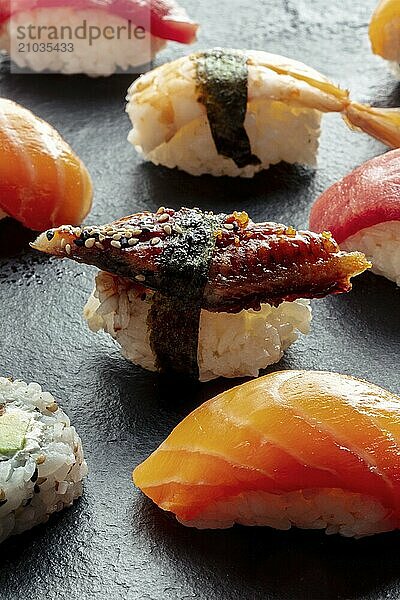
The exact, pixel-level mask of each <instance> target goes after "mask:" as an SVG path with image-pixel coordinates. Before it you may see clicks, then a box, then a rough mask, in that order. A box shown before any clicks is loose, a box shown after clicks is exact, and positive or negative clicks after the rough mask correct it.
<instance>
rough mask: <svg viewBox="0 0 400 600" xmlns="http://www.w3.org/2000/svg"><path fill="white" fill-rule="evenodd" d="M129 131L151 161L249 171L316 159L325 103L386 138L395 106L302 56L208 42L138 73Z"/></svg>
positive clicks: (399, 123)
mask: <svg viewBox="0 0 400 600" xmlns="http://www.w3.org/2000/svg"><path fill="white" fill-rule="evenodd" d="M127 112H128V114H129V116H130V118H131V121H132V124H133V129H132V131H131V132H130V134H129V137H128V139H129V141H130V142H131V143H132V144H133V145H134V146H135V148H136V149H137V150H138V151H139V152H140V153H141V154H143V156H144V157H145V158H146V159H148V160H150V161H152V162H153V163H155V164H157V165H158V164H161V165H165V166H166V167H170V168H174V167H178V168H179V169H182V170H184V171H187V172H188V173H191V174H192V175H201V174H203V173H209V174H211V175H216V176H218V175H230V176H232V177H234V176H242V177H252V176H253V175H254V174H255V173H257V172H258V171H260V170H262V169H266V168H268V167H269V165H271V164H276V163H278V162H280V161H286V162H287V163H299V164H304V165H310V166H315V164H316V155H317V150H318V139H319V134H320V123H321V116H322V114H323V113H329V112H337V113H341V114H342V116H343V117H344V118H345V120H346V121H347V123H348V124H349V125H350V126H351V127H352V128H358V129H361V130H363V131H365V132H366V133H368V134H370V135H372V136H374V137H375V138H377V139H379V140H381V141H382V142H384V143H385V144H387V145H388V146H391V147H396V148H397V147H399V146H400V111H399V110H396V109H382V108H372V107H370V106H366V105H363V104H359V103H357V102H352V101H351V99H350V97H349V93H348V92H347V91H346V90H342V89H340V88H339V87H338V86H337V85H335V84H333V83H332V82H331V81H329V80H328V79H327V78H326V77H324V76H323V75H321V74H320V73H318V72H317V71H315V70H314V69H311V68H310V67H308V66H307V65H305V64H303V63H300V62H297V61H294V60H291V59H289V58H285V57H283V56H278V55H275V54H268V53H267V52H260V51H253V50H246V51H243V50H231V49H226V48H225V49H223V48H214V49H211V50H207V51H203V52H196V53H194V54H191V55H189V56H185V57H183V58H180V59H178V60H176V61H174V62H171V63H167V64H165V65H162V66H161V67H158V68H157V69H154V70H153V71H150V72H149V73H146V74H145V75H143V76H142V77H140V78H139V79H137V80H136V81H135V83H134V84H133V85H132V86H131V88H130V90H129V92H128V106H127Z"/></svg>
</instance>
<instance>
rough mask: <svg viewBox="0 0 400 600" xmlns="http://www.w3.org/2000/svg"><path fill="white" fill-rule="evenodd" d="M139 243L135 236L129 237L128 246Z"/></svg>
mask: <svg viewBox="0 0 400 600" xmlns="http://www.w3.org/2000/svg"><path fill="white" fill-rule="evenodd" d="M138 243H139V240H138V239H137V238H131V239H130V240H128V245H129V246H136V244H138Z"/></svg>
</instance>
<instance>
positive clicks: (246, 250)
mask: <svg viewBox="0 0 400 600" xmlns="http://www.w3.org/2000/svg"><path fill="white" fill-rule="evenodd" d="M33 247H34V248H36V249H38V250H40V251H42V252H47V253H48V254H53V255H55V256H58V257H69V258H72V259H73V260H76V261H79V262H84V263H87V264H91V265H96V266H97V267H99V268H100V269H101V272H100V274H99V275H98V276H97V278H96V287H95V291H94V293H93V294H92V297H91V298H90V299H89V302H88V304H87V306H86V308H85V317H86V319H87V321H88V323H89V326H90V328H91V329H93V330H95V331H97V330H100V329H104V330H105V331H107V332H108V333H109V334H111V335H112V337H114V338H115V339H116V340H117V341H118V343H119V344H120V345H121V347H122V350H123V353H124V354H125V356H126V357H127V358H128V359H130V360H131V361H132V362H134V363H135V364H138V365H141V366H142V367H144V368H146V369H149V370H152V371H160V372H171V371H175V372H178V373H181V374H186V375H189V376H191V377H194V378H196V379H200V381H207V380H210V379H213V378H215V377H219V376H223V377H239V376H246V375H249V376H257V375H258V373H259V370H260V369H263V368H265V367H266V366H267V365H269V364H271V363H274V362H277V361H278V360H279V359H280V358H281V356H282V353H283V351H284V350H285V349H286V348H287V347H288V346H289V345H290V344H291V343H292V342H294V341H295V340H296V339H297V336H298V333H299V332H302V333H308V329H309V322H310V317H311V315H310V308H309V306H308V301H307V299H309V298H320V297H323V296H325V295H327V294H336V293H341V292H346V291H348V290H349V289H350V288H351V285H350V278H351V277H353V276H354V275H357V274H358V273H361V272H362V271H364V270H365V269H366V268H368V267H369V263H368V262H367V261H366V260H365V257H364V255H363V254H360V253H358V252H355V253H351V254H346V253H344V252H341V251H340V250H339V248H338V246H337V244H336V242H335V241H334V240H333V239H332V237H331V236H330V235H329V234H326V233H323V234H321V235H318V234H315V233H312V232H308V231H296V230H295V229H293V228H292V227H286V226H285V225H281V224H277V223H254V222H252V221H251V220H250V219H249V217H248V215H247V214H246V213H245V212H240V213H239V212H234V213H232V214H229V215H225V214H218V215H215V214H213V213H211V212H209V213H207V212H202V211H201V210H199V209H188V208H181V209H180V210H173V209H168V208H164V207H161V208H160V209H159V210H158V211H157V213H155V214H154V213H149V212H145V213H138V214H135V215H131V216H129V217H125V218H124V219H120V220H119V221H115V222H114V223H111V224H110V225H104V226H102V227H85V228H83V229H82V228H73V227H69V226H64V227H61V228H58V229H51V230H49V231H47V232H46V233H43V234H42V235H41V236H40V237H39V238H38V239H37V240H36V242H34V244H33Z"/></svg>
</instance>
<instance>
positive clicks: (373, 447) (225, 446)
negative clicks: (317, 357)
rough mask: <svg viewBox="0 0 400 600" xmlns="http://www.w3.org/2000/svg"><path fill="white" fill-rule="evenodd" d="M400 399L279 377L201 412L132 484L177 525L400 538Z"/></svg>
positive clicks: (341, 378)
mask: <svg viewBox="0 0 400 600" xmlns="http://www.w3.org/2000/svg"><path fill="white" fill-rule="evenodd" d="M399 422H400V398H399V397H398V396H395V395H394V394H391V393H390V392H388V391H387V390H384V389H382V388H380V387H378V386H376V385H373V384H371V383H368V382H366V381H361V380H359V379H355V378H353V377H348V376H346V375H340V374H339V373H326V372H319V371H281V372H277V373H272V374H270V375H267V376H265V377H261V378H260V379H257V380H256V381H249V382H247V383H244V384H243V385H240V386H238V387H235V388H233V389H231V390H228V391H226V392H224V393H222V394H220V395H219V396H217V397H215V398H213V399H212V400H209V401H208V402H205V403H204V404H203V405H202V406H200V407H199V408H197V409H196V410H194V411H193V412H192V413H191V414H190V415H189V416H188V417H186V418H185V419H184V420H183V421H182V422H181V423H180V424H179V425H178V426H177V427H176V428H175V429H174V430H173V431H172V433H171V434H170V436H169V437H168V438H167V439H166V440H165V442H163V443H162V444H161V446H160V447H159V448H158V449H157V450H156V451H155V452H154V453H153V454H152V455H151V456H150V457H149V458H148V459H147V460H145V461H144V462H143V463H142V464H141V465H139V466H138V467H137V468H136V469H135V471H134V473H133V481H134V483H135V484H136V485H137V486H138V487H139V488H140V489H141V490H142V491H143V492H144V493H145V494H146V495H147V496H148V497H149V498H151V499H152V500H153V501H154V502H155V503H156V504H157V505H158V506H159V507H160V508H162V509H163V510H166V511H170V512H172V513H174V514H175V515H176V517H177V519H178V520H179V521H180V522H181V523H183V524H184V525H188V526H191V527H197V528H199V529H205V528H219V529H220V528H225V527H231V526H232V525H233V524H234V523H240V524H242V525H267V526H269V527H274V528H276V529H283V530H285V529H290V528H291V527H292V526H294V527H300V528H302V529H325V531H326V533H327V534H334V533H340V534H341V535H343V536H346V537H356V538H360V537H363V536H367V535H372V534H374V533H381V532H384V531H391V530H392V529H398V528H399V527H400V481H399V472H400V435H399Z"/></svg>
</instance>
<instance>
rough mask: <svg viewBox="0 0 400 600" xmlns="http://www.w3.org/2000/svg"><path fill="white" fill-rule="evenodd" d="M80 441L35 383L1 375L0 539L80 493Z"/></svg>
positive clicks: (67, 503)
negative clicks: (10, 378) (13, 379)
mask: <svg viewBox="0 0 400 600" xmlns="http://www.w3.org/2000/svg"><path fill="white" fill-rule="evenodd" d="M86 474H87V465H86V462H85V460H84V458H83V452H82V444H81V440H80V439H79V437H78V435H77V433H76V431H75V429H74V427H71V425H70V421H69V419H68V417H67V415H66V414H65V413H64V412H63V411H62V410H61V408H60V407H59V406H58V404H57V403H56V402H55V400H54V398H53V396H52V395H51V394H49V393H48V392H42V389H41V387H40V385H38V384H37V383H30V384H29V385H28V384H26V383H24V382H23V381H11V380H9V379H5V378H3V377H0V542H2V541H4V540H5V539H6V538H8V537H9V536H10V535H14V534H17V533H22V532H23V531H26V530H27V529H31V528H32V527H34V526H35V525H38V524H39V523H45V522H46V521H47V520H48V518H49V516H50V515H51V514H52V513H55V512H57V511H60V510H62V509H63V508H65V507H67V506H71V505H72V503H73V502H74V500H76V499H77V498H79V496H81V495H82V480H83V478H84V477H85V475H86Z"/></svg>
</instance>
